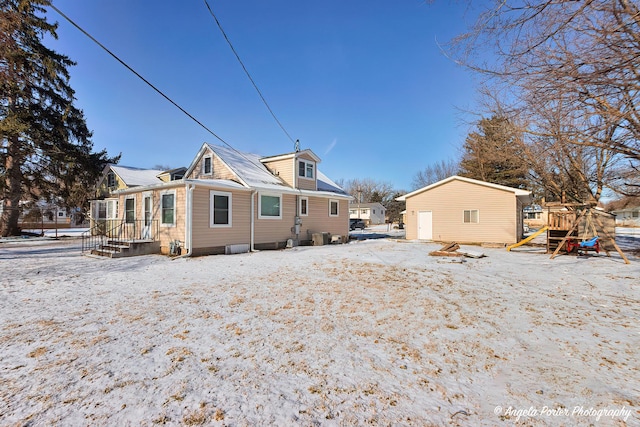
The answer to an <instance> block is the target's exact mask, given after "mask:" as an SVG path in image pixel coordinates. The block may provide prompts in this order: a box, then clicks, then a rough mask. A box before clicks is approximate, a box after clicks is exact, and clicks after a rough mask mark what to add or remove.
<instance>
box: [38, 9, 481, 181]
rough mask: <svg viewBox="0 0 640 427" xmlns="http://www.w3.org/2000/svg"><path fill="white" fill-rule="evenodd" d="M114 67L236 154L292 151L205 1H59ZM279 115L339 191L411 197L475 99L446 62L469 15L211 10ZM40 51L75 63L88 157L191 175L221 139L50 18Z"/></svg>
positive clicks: (466, 80)
mask: <svg viewBox="0 0 640 427" xmlns="http://www.w3.org/2000/svg"><path fill="white" fill-rule="evenodd" d="M54 4H55V5H56V7H58V8H59V9H60V10H61V11H62V12H63V13H65V14H66V15H67V16H69V17H70V18H71V19H73V20H74V21H75V22H76V23H77V24H78V25H80V26H81V27H83V28H84V29H85V30H86V31H87V32H89V33H90V34H91V35H93V36H94V37H95V38H96V39H98V40H99V41H100V42H101V43H103V44H104V45H105V46H106V47H107V48H109V49H110V50H111V51H112V52H114V53H115V54H116V55H118V56H119V57H120V58H121V59H122V60H123V61H125V62H126V63H128V64H129V65H130V66H131V67H132V68H134V69H135V70H136V71H138V72H139V73H140V74H142V75H143V76H144V77H145V78H146V79H147V80H149V81H150V82H151V83H153V84H154V85H155V86H157V87H158V88H159V89H161V90H162V91H164V92H165V93H166V94H167V95H168V96H169V97H170V98H172V99H173V100H174V101H176V102H177V103H178V104H180V105H181V106H182V107H183V108H185V109H186V110H187V111H189V112H190V113H191V114H192V115H194V116H195V117H196V118H197V119H198V120H200V121H201V122H203V123H204V124H205V125H206V126H207V127H209V128H210V129H211V130H213V131H214V132H215V133H216V134H217V135H219V136H220V137H222V138H223V139H224V140H225V141H226V142H228V143H229V144H231V145H232V146H233V147H235V148H237V149H239V150H242V151H247V152H252V153H256V154H261V155H264V156H271V155H276V154H283V153H289V152H292V151H293V148H294V147H293V143H292V142H291V141H290V140H289V138H288V137H287V136H286V134H285V133H284V132H283V131H282V130H281V129H280V127H279V126H278V125H277V123H276V122H275V121H274V119H273V118H272V116H271V115H270V113H269V111H268V110H267V109H266V107H265V106H264V104H263V103H262V101H261V100H260V98H259V96H258V94H257V92H256V91H255V89H254V88H253V86H252V85H251V83H250V81H249V80H248V79H247V77H246V75H245V74H244V72H243V70H242V68H241V66H240V64H239V63H238V62H237V60H236V58H235V56H234V55H233V53H232V51H231V49H230V48H229V46H228V45H227V44H226V42H225V40H224V38H223V36H222V34H221V33H220V31H219V30H218V28H217V26H216V24H215V22H214V20H213V18H212V17H211V15H210V14H209V12H208V10H207V8H206V5H205V3H204V0H191V1H184V2H175V1H166V0H157V1H153V2H138V1H131V0H108V1H107V0H92V1H82V2H81V1H78V0H55V1H54ZM209 4H210V5H211V7H212V9H213V11H214V12H215V14H216V15H217V17H218V19H219V20H220V22H221V24H222V26H223V28H224V29H225V31H226V33H227V35H228V36H229V38H230V40H231V42H232V43H233V45H234V47H235V49H236V51H237V52H238V54H239V55H240V57H241V58H242V60H243V62H244V64H245V65H246V67H247V69H248V70H249V72H250V73H251V75H252V77H253V79H254V80H255V82H256V83H257V85H258V87H259V88H260V90H261V91H262V93H263V95H264V97H265V98H266V99H267V101H268V103H269V105H270V106H271V108H272V109H273V111H274V112H275V114H276V116H277V117H278V119H279V120H280V122H281V123H282V124H283V126H284V127H285V129H286V130H287V132H288V133H289V134H290V135H291V136H292V137H293V139H294V140H295V139H300V143H301V147H302V148H303V149H305V148H310V149H312V150H313V151H314V152H315V153H316V154H317V155H318V156H319V157H320V158H321V159H322V163H321V164H320V165H319V168H320V170H322V171H323V172H324V173H325V174H327V175H328V176H329V177H330V178H332V179H334V180H337V179H340V178H343V179H352V178H372V179H375V180H379V181H386V182H390V183H392V184H393V186H394V187H395V188H396V189H404V190H410V187H411V181H412V179H413V176H414V175H415V174H416V173H417V172H418V171H419V170H421V169H423V168H424V167H426V166H427V165H429V164H432V163H435V162H437V161H440V160H443V159H447V158H450V157H454V156H457V155H458V154H459V148H460V146H461V144H462V143H463V141H464V138H465V136H466V135H467V133H468V131H469V127H468V125H467V124H465V120H464V119H465V115H464V114H463V113H461V111H460V109H468V108H471V106H472V105H473V101H474V99H475V98H476V95H475V91H474V81H473V78H472V75H471V74H470V73H469V72H468V71H466V70H464V69H462V68H461V67H459V66H456V65H455V64H454V63H453V62H452V61H451V60H450V59H447V58H446V57H445V55H444V54H443V53H442V51H441V48H440V47H439V45H438V43H445V42H447V41H449V40H450V39H451V38H452V37H455V36H456V35H458V34H459V33H461V32H463V31H464V30H465V29H466V27H467V25H469V24H470V23H471V22H472V18H473V15H472V14H471V12H469V11H468V10H467V7H468V5H466V4H458V3H453V2H436V3H434V4H427V3H425V2H424V1H420V0H401V1H391V0H386V1H383V0H367V1H364V0H349V1H345V0H325V1H322V2H309V1H293V0H271V1H264V0H262V1H258V0H246V1H239V0H210V1H209ZM48 19H49V20H50V21H58V22H59V28H58V40H56V41H47V45H48V46H50V47H52V48H53V49H55V50H56V51H58V52H60V53H63V54H65V55H67V56H69V57H70V58H71V59H72V60H74V61H76V62H77V63H78V65H77V66H75V67H73V68H72V69H71V86H72V87H73V88H74V89H75V91H76V98H77V102H76V104H77V106H78V107H79V108H81V109H83V110H84V112H85V116H86V118H87V124H88V126H89V128H90V129H91V130H93V132H94V136H93V142H94V148H95V149H96V150H100V149H103V148H106V149H107V150H108V152H109V153H110V154H114V155H115V154H118V153H119V152H122V159H121V162H120V163H121V164H123V165H127V166H138V167H145V168H150V167H153V166H155V165H166V166H171V167H178V166H188V164H189V163H190V162H191V160H192V159H193V157H194V156H195V154H196V152H197V151H198V149H199V148H200V146H201V145H202V143H203V142H211V143H216V144H218V143H219V141H218V140H217V139H216V138H215V137H214V136H212V135H211V134H209V133H207V132H206V131H205V130H204V129H202V128H201V127H200V126H198V125H197V124H196V123H194V122H193V121H191V119H189V118H188V117H187V116H185V115H184V114H183V113H182V112H180V111H179V110H178V109H176V108H175V107H174V106H173V105H171V104H170V103H168V102H167V101H166V100H164V99H163V98H162V97H161V96H160V95H158V94H157V93H156V92H154V91H153V90H152V89H151V88H149V87H148V86H147V85H146V84H145V83H143V82H142V81H141V80H139V79H138V78H137V77H136V76H134V75H133V74H132V73H131V72H130V71H128V70H127V69H126V68H124V67H123V66H122V65H121V64H119V63H118V62H117V61H116V60H114V59H113V58H111V57H110V56H109V55H108V54H107V53H105V52H104V51H103V50H101V49H100V48H99V47H98V46H97V45H96V44H94V43H93V42H92V41H91V40H90V39H89V38H87V37H86V36H85V35H83V34H82V33H80V32H79V31H78V30H77V29H76V28H74V27H72V26H71V25H70V24H69V23H68V22H66V21H65V20H64V18H62V17H61V16H60V15H58V14H57V13H56V12H55V11H53V10H50V11H49V13H48Z"/></svg>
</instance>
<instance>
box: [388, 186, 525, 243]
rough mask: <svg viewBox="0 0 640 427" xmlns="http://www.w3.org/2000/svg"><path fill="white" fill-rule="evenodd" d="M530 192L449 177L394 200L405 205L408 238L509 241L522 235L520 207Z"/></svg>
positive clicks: (519, 238) (513, 241) (481, 241)
mask: <svg viewBox="0 0 640 427" xmlns="http://www.w3.org/2000/svg"><path fill="white" fill-rule="evenodd" d="M530 194H531V193H530V192H529V191H526V190H521V189H518V188H511V187H505V186H503V185H497V184H491V183H489V182H484V181H479V180H475V179H471V178H465V177H461V176H451V177H449V178H446V179H444V180H442V181H438V182H436V183H434V184H431V185H428V186H426V187H423V188H420V189H418V190H416V191H413V192H411V193H409V194H405V195H404V196H402V197H398V198H397V199H396V200H399V201H405V202H406V204H407V213H406V221H405V228H406V237H407V239H420V240H436V241H454V242H458V243H504V244H511V243H516V242H518V241H519V240H521V238H522V235H523V215H522V210H523V207H524V206H525V205H527V204H528V203H529V202H530Z"/></svg>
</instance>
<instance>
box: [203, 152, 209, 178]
mask: <svg viewBox="0 0 640 427" xmlns="http://www.w3.org/2000/svg"><path fill="white" fill-rule="evenodd" d="M202 173H203V174H204V175H211V156H206V157H205V158H204V159H203V162H202Z"/></svg>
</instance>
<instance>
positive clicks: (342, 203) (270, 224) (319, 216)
mask: <svg viewBox="0 0 640 427" xmlns="http://www.w3.org/2000/svg"><path fill="white" fill-rule="evenodd" d="M257 197H258V196H257V195H256V201H255V208H256V214H255V243H256V244H265V243H277V242H286V241H287V239H295V238H296V236H295V234H294V233H293V231H292V230H291V229H292V228H293V226H294V225H295V216H296V214H297V206H298V196H296V195H293V194H283V195H282V204H283V210H282V219H260V218H258V213H257V212H258V199H257ZM305 197H307V198H308V200H309V205H308V212H309V215H308V216H303V217H301V220H302V225H301V227H300V235H299V236H298V238H299V239H300V240H302V241H305V240H311V236H312V234H313V233H321V232H328V233H331V234H332V235H340V236H346V235H348V234H349V202H348V201H347V200H339V201H338V216H336V217H333V216H329V199H328V198H324V197H313V196H306V195H305ZM334 200H337V199H334Z"/></svg>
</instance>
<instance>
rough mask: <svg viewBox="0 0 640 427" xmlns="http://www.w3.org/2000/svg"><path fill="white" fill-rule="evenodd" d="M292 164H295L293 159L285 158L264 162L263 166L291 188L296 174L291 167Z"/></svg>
mask: <svg viewBox="0 0 640 427" xmlns="http://www.w3.org/2000/svg"><path fill="white" fill-rule="evenodd" d="M294 163H295V162H294V159H293V158H287V159H281V160H274V161H270V162H264V165H265V166H266V167H267V169H269V170H270V171H271V173H273V174H274V175H277V176H278V177H279V178H280V179H281V180H283V181H284V182H285V183H286V184H287V185H288V186H290V187H292V188H293V187H294V179H295V176H294V174H295V173H296V171H295V170H294V167H293V165H294Z"/></svg>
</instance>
